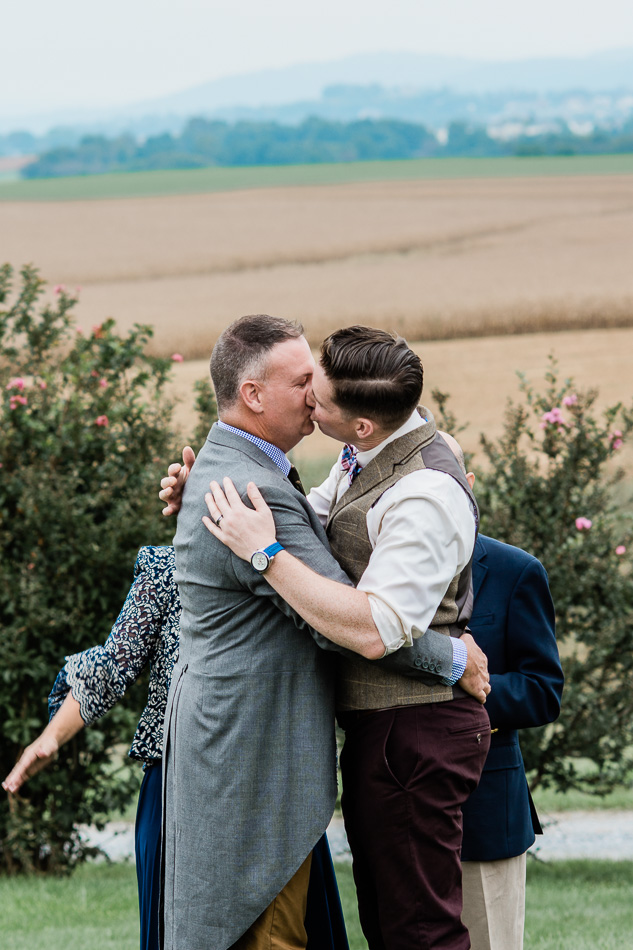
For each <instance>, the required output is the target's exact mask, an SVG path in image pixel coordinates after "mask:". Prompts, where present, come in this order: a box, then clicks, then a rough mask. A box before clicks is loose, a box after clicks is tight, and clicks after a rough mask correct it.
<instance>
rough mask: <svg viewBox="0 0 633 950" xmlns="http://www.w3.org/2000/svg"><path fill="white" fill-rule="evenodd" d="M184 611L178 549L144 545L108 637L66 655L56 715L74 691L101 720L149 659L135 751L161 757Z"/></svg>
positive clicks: (149, 758)
mask: <svg viewBox="0 0 633 950" xmlns="http://www.w3.org/2000/svg"><path fill="white" fill-rule="evenodd" d="M180 613H181V606H180V597H179V595H178V588H177V586H176V584H175V582H174V549H173V548H172V547H144V548H141V550H140V551H139V553H138V557H137V559H136V564H135V565H134V583H133V584H132V586H131V588H130V591H129V593H128V595H127V598H126V600H125V603H124V604H123V607H122V609H121V613H120V614H119V616H118V617H117V620H116V623H115V624H114V626H113V627H112V630H111V632H110V636H109V637H108V639H107V640H106V642H105V643H104V644H103V646H96V647H90V649H88V650H84V651H83V652H82V653H74V654H73V655H72V656H67V657H66V665H65V666H64V668H63V669H62V670H61V671H60V673H59V674H58V676H57V679H56V680H55V685H54V686H53V689H52V691H51V694H50V696H49V697H48V708H49V712H50V715H51V718H52V717H53V716H54V715H55V713H56V712H57V710H58V709H59V707H60V706H61V704H62V702H63V701H64V699H65V698H66V696H67V695H68V692H69V691H70V692H72V695H73V697H74V698H75V699H76V700H77V702H78V703H79V707H80V712H81V718H82V719H83V720H84V722H85V723H86V724H87V725H89V724H90V723H93V722H95V721H96V720H97V719H99V718H100V717H101V716H103V715H105V713H107V712H108V710H109V709H111V708H112V707H113V706H114V704H115V703H116V702H117V700H119V699H120V698H121V697H122V696H123V694H124V693H125V691H126V689H127V688H128V686H130V685H131V684H132V683H133V682H134V681H135V680H136V679H137V677H138V676H140V674H141V673H142V671H143V670H144V669H145V667H146V666H147V664H148V663H149V664H150V679H149V689H148V695H147V705H146V707H145V709H144V711H143V715H142V716H141V719H140V721H139V724H138V728H137V730H136V733H135V735H134V741H133V742H132V746H131V748H130V752H129V755H130V756H132V758H134V759H140V760H141V761H142V762H143V763H145V765H151V764H152V763H154V762H158V761H160V759H161V757H162V746H163V719H164V718H165V707H166V704H167V693H168V692H169V684H170V682H171V675H172V671H173V668H174V663H175V662H176V659H177V658H178V637H179V633H180Z"/></svg>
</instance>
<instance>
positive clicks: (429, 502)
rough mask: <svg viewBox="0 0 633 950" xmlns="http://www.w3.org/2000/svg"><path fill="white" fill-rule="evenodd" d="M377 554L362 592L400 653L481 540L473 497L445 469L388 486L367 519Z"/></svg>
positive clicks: (388, 643) (386, 639) (388, 644)
mask: <svg viewBox="0 0 633 950" xmlns="http://www.w3.org/2000/svg"><path fill="white" fill-rule="evenodd" d="M367 529H368V533H369V539H370V541H371V543H372V546H373V552H372V555H371V558H370V560H369V564H368V566H367V568H366V570H365V572H364V574H363V575H362V577H361V579H360V581H359V583H358V589H359V590H363V591H365V593H366V594H367V595H368V597H369V603H370V607H371V612H372V616H373V618H374V622H375V624H376V627H377V628H378V632H379V634H380V636H381V638H382V641H383V643H384V644H385V652H386V654H388V653H393V652H394V651H395V650H398V649H400V647H402V646H405V645H409V646H410V645H411V644H412V643H413V640H415V639H417V638H418V637H420V636H423V635H424V633H425V632H426V630H427V629H428V627H429V625H430V624H431V622H432V620H433V618H434V616H435V614H436V612H437V609H438V607H439V605H440V603H441V601H442V598H443V597H444V594H445V593H446V591H447V590H448V587H449V585H450V583H451V581H452V580H453V578H454V577H455V576H456V575H457V574H459V573H460V571H462V570H463V569H464V567H466V565H467V564H468V562H469V560H470V558H471V555H472V551H473V546H474V543H475V519H474V515H473V510H472V507H471V505H470V501H469V499H468V497H467V495H466V493H465V492H464V491H463V489H462V488H461V487H460V486H459V485H458V483H457V482H456V481H455V480H454V479H453V478H451V476H450V475H446V474H445V473H443V472H436V471H431V470H422V471H420V472H413V473H411V474H410V475H406V476H405V477H404V478H402V479H400V481H399V482H397V483H396V485H394V486H393V488H390V489H388V490H387V491H386V492H385V493H384V494H383V495H382V497H381V498H380V499H379V501H378V503H377V504H376V505H375V506H374V508H372V509H371V510H370V512H369V514H368V516H367Z"/></svg>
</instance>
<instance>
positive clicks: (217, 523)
mask: <svg viewBox="0 0 633 950" xmlns="http://www.w3.org/2000/svg"><path fill="white" fill-rule="evenodd" d="M222 518H224V515H219V517H218V518H217V519H216V522H215V526H216V528H219V527H220V522H221V521H222Z"/></svg>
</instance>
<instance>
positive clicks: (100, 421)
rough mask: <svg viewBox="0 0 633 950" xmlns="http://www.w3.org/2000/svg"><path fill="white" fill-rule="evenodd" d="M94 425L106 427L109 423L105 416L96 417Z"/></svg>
mask: <svg viewBox="0 0 633 950" xmlns="http://www.w3.org/2000/svg"><path fill="white" fill-rule="evenodd" d="M95 425H96V426H107V425H110V422H109V420H108V417H107V416H97V418H96V419H95Z"/></svg>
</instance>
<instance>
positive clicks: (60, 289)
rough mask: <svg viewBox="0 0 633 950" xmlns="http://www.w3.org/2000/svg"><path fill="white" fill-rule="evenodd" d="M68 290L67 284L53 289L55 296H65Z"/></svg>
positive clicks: (57, 285)
mask: <svg viewBox="0 0 633 950" xmlns="http://www.w3.org/2000/svg"><path fill="white" fill-rule="evenodd" d="M65 290H66V284H55V286H54V287H53V293H54V294H63V293H64V292H65Z"/></svg>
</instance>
